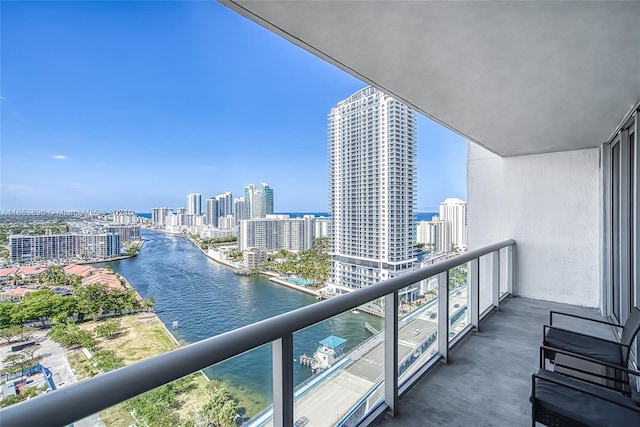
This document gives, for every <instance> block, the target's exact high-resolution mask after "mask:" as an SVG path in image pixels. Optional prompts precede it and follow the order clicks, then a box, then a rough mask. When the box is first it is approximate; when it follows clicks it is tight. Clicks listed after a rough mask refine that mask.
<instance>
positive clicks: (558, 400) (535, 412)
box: [530, 369, 640, 427]
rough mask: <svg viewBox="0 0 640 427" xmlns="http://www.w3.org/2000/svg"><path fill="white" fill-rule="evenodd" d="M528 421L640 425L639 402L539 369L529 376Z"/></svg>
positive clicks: (569, 426)
mask: <svg viewBox="0 0 640 427" xmlns="http://www.w3.org/2000/svg"><path fill="white" fill-rule="evenodd" d="M530 400H531V425H532V426H533V427H535V425H536V422H539V423H541V424H544V425H546V426H554V427H561V426H562V427H585V426H588V427H596V426H597V427H620V426H639V425H640V404H639V402H637V401H636V400H634V399H632V398H630V397H626V396H623V395H621V394H620V393H617V392H615V391H612V390H609V389H607V388H603V387H599V386H596V385H593V384H588V383H585V382H582V381H579V380H576V379H573V378H569V377H565V376H563V375H560V374H557V373H555V372H550V371H547V370H545V369H540V370H539V371H538V373H537V374H533V375H532V376H531V397H530Z"/></svg>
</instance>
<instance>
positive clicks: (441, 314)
mask: <svg viewBox="0 0 640 427" xmlns="http://www.w3.org/2000/svg"><path fill="white" fill-rule="evenodd" d="M438 353H440V355H441V356H442V361H443V362H445V363H446V362H447V361H448V359H449V270H447V271H444V272H442V273H440V274H438Z"/></svg>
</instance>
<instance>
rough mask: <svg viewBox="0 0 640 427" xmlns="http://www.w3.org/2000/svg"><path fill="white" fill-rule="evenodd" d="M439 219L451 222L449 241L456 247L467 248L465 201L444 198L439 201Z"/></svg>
mask: <svg viewBox="0 0 640 427" xmlns="http://www.w3.org/2000/svg"><path fill="white" fill-rule="evenodd" d="M440 219H442V220H444V221H449V222H450V223H451V241H452V243H453V244H454V245H455V246H456V248H457V249H466V248H467V202H465V201H464V200H462V199H453V198H451V199H445V201H444V202H442V203H440Z"/></svg>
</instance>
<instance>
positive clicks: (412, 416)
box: [376, 297, 613, 427]
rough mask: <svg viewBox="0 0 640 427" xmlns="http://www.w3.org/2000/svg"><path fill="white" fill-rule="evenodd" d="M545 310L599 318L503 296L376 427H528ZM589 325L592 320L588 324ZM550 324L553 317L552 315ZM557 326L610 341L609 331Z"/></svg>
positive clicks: (593, 311) (587, 310)
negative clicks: (477, 326) (476, 327)
mask: <svg viewBox="0 0 640 427" xmlns="http://www.w3.org/2000/svg"><path fill="white" fill-rule="evenodd" d="M549 310H557V311H563V312H568V313H573V314H579V315H583V316H589V317H594V318H601V317H600V315H599V311H598V310H597V309H595V308H584V307H578V306H573V305H568V304H559V303H554V302H548V301H538V300H532V299H527V298H518V297H516V298H508V299H506V300H505V301H504V302H503V304H502V306H501V310H500V311H496V312H493V313H492V314H490V315H489V316H488V317H487V318H486V319H485V320H484V321H483V322H482V323H481V324H480V331H479V332H472V333H470V334H469V335H468V336H467V337H465V338H464V339H463V340H462V341H461V342H459V343H458V345H457V346H456V347H455V348H453V349H452V350H451V351H450V355H449V363H446V364H445V363H440V364H439V365H437V366H435V367H434V368H433V369H432V370H431V371H430V372H429V373H428V374H427V375H426V376H425V377H424V378H423V379H422V380H421V381H419V382H418V383H417V384H416V385H415V386H414V387H413V388H412V389H411V390H409V391H408V392H407V393H406V394H405V395H404V396H403V397H402V398H401V399H400V403H399V407H398V413H397V415H396V416H395V417H390V416H389V415H387V416H386V418H385V419H383V420H381V421H379V422H378V423H377V424H376V425H379V426H401V427H411V426H416V427H418V426H420V427H424V426H447V427H451V426H464V427H469V426H510V427H516V426H530V425H531V404H530V403H529V392H530V389H531V374H532V373H533V372H536V371H537V370H538V366H539V347H540V345H541V344H542V325H543V324H548V323H549ZM588 323H592V322H588ZM554 325H556V319H555V317H554ZM558 325H560V326H562V327H567V328H573V329H576V330H582V331H588V332H589V333H591V334H597V335H600V336H603V337H608V338H609V339H612V337H613V332H612V330H611V328H610V327H608V326H603V327H596V328H593V327H592V328H589V329H585V327H584V325H583V324H579V323H577V322H576V321H575V320H574V321H564V322H562V323H560V322H559V323H558Z"/></svg>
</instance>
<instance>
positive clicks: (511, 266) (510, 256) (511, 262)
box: [505, 245, 516, 296]
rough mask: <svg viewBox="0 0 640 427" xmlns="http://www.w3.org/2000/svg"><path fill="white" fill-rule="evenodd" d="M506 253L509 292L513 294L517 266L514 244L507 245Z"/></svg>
mask: <svg viewBox="0 0 640 427" xmlns="http://www.w3.org/2000/svg"><path fill="white" fill-rule="evenodd" d="M506 253H507V259H506V260H505V267H506V268H507V292H508V293H509V295H511V296H513V272H514V271H515V267H516V262H515V257H514V247H513V245H509V246H507V248H506Z"/></svg>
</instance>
